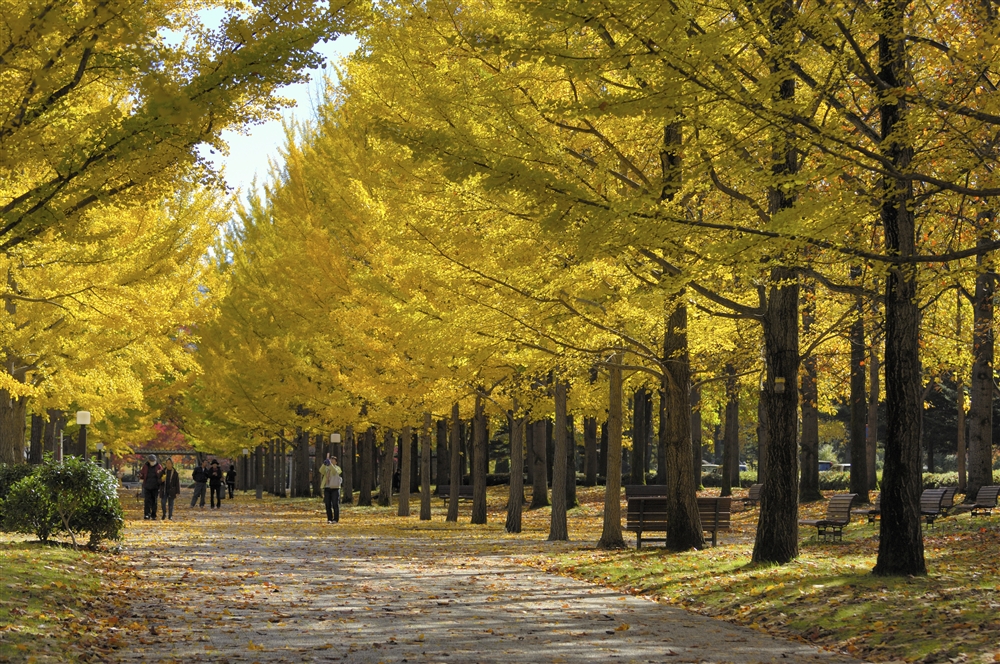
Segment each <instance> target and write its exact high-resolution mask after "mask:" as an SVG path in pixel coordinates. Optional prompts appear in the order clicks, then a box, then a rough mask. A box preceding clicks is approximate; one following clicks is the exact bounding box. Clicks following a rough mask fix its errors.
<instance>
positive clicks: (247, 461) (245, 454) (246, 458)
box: [243, 447, 250, 491]
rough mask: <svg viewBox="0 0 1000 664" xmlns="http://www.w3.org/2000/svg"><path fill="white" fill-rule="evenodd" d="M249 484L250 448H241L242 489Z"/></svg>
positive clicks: (246, 487)
mask: <svg viewBox="0 0 1000 664" xmlns="http://www.w3.org/2000/svg"><path fill="white" fill-rule="evenodd" d="M249 486H250V450H249V449H247V448H246V447H244V448H243V490H244V491H246V490H247V489H248V488H249Z"/></svg>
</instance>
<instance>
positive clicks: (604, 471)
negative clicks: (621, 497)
mask: <svg viewBox="0 0 1000 664" xmlns="http://www.w3.org/2000/svg"><path fill="white" fill-rule="evenodd" d="M597 463H598V465H597V475H598V477H603V478H605V480H604V481H605V482H607V476H608V421H607V420H604V422H603V423H601V447H600V457H599V458H598V461H597Z"/></svg>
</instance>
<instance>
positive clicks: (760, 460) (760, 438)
mask: <svg viewBox="0 0 1000 664" xmlns="http://www.w3.org/2000/svg"><path fill="white" fill-rule="evenodd" d="M767 431H768V426H767V392H766V391H764V390H760V391H759V392H758V393H757V482H758V483H760V484H763V483H764V478H765V477H767V472H766V468H767Z"/></svg>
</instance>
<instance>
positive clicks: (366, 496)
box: [358, 427, 375, 507]
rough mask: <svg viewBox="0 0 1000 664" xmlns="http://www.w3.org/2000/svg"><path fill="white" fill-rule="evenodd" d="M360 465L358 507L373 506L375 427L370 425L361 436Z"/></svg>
mask: <svg viewBox="0 0 1000 664" xmlns="http://www.w3.org/2000/svg"><path fill="white" fill-rule="evenodd" d="M359 456H360V459H359V462H360V463H358V465H359V466H360V468H359V470H360V471H361V487H360V489H359V493H358V507H371V506H372V484H373V482H374V477H375V468H374V466H375V429H374V428H372V427H368V428H367V429H365V433H364V435H363V436H362V437H361V454H360V455H359Z"/></svg>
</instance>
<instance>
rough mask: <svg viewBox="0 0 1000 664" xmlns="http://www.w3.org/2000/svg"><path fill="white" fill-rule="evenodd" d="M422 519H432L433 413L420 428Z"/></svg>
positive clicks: (425, 417) (426, 416) (425, 414)
mask: <svg viewBox="0 0 1000 664" xmlns="http://www.w3.org/2000/svg"><path fill="white" fill-rule="evenodd" d="M420 520H421V521H430V520H431V414H430V413H424V422H423V427H421V429H420Z"/></svg>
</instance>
